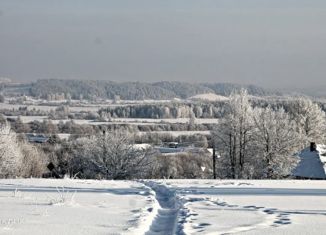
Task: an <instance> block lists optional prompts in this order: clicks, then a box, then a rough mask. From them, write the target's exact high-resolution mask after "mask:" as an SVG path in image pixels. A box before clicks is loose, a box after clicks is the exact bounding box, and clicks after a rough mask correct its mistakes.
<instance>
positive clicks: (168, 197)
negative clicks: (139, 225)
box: [145, 181, 183, 235]
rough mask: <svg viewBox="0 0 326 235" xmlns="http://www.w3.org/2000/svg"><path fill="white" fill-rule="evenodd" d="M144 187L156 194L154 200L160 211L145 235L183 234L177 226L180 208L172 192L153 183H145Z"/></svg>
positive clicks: (161, 185) (163, 186) (179, 203)
mask: <svg viewBox="0 0 326 235" xmlns="http://www.w3.org/2000/svg"><path fill="white" fill-rule="evenodd" d="M145 185H146V186H148V187H149V188H151V189H152V190H153V191H154V192H155V194H156V200H157V201H158V203H159V204H160V207H161V208H160V209H158V211H157V215H156V217H155V219H154V220H153V222H152V224H151V226H150V229H149V231H148V232H146V233H145V234H146V235H158V234H160V235H173V234H183V232H182V229H181V228H180V226H179V225H178V214H179V212H180V209H181V207H182V204H181V202H180V201H179V200H178V198H177V196H176V193H175V191H174V190H172V189H169V188H168V187H166V186H165V185H163V184H159V183H155V182H153V181H150V182H146V183H145Z"/></svg>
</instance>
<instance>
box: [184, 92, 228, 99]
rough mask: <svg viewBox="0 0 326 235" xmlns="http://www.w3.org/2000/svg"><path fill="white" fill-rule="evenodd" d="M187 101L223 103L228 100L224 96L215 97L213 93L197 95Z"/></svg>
mask: <svg viewBox="0 0 326 235" xmlns="http://www.w3.org/2000/svg"><path fill="white" fill-rule="evenodd" d="M188 99H189V100H208V101H225V100H228V98H227V97H226V96H221V95H217V94H214V93H206V94H198V95H195V96H192V97H190V98H188Z"/></svg>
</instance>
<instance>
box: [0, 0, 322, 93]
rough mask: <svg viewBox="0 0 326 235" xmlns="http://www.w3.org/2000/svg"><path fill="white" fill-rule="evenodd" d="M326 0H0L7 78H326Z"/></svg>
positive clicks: (281, 81) (284, 81)
mask: <svg viewBox="0 0 326 235" xmlns="http://www.w3.org/2000/svg"><path fill="white" fill-rule="evenodd" d="M325 75H326V1H325V0H115V1H113V0H20V1H18V0H0V77H9V78H13V79H15V80H18V81H30V80H36V79H40V78H66V79H72V78H78V79H101V80H103V79H105V80H113V81H135V80H137V81H160V80H171V81H189V82H236V83H253V84H257V85H261V86H265V87H271V88H277V87H282V86H285V87H290V86H292V84H293V86H295V87H304V86H319V85H326V76H325Z"/></svg>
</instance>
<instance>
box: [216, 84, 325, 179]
mask: <svg viewBox="0 0 326 235" xmlns="http://www.w3.org/2000/svg"><path fill="white" fill-rule="evenodd" d="M291 102H292V103H291V104H288V105H287V107H288V110H287V111H285V110H284V108H283V107H273V108H272V107H271V106H267V107H255V108H254V107H253V106H252V104H251V103H250V101H249V97H248V94H247V92H246V91H245V90H241V91H240V92H238V93H233V94H232V95H231V96H230V100H229V102H228V111H227V113H226V115H225V117H224V118H222V119H221V120H220V122H219V124H218V126H217V128H216V129H215V130H214V132H213V138H214V140H215V143H214V144H215V145H216V147H217V149H218V151H219V152H220V154H221V155H222V156H224V158H221V160H220V161H221V162H220V164H221V165H222V168H221V169H220V173H221V174H224V177H230V178H279V177H284V176H287V175H289V174H290V172H291V170H292V168H293V167H294V166H295V164H296V159H295V158H294V157H293V154H294V153H295V152H296V151H299V150H301V149H302V148H304V147H305V146H307V145H308V143H309V142H317V143H323V141H324V138H325V130H326V128H325V127H326V125H325V124H326V123H325V113H324V112H323V111H322V110H321V108H320V107H319V106H318V105H317V104H315V103H313V102H312V101H311V100H309V99H307V98H298V99H295V100H292V101H291Z"/></svg>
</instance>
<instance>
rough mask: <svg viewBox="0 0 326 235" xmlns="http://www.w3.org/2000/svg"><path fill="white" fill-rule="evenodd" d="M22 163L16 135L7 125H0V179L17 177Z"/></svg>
mask: <svg viewBox="0 0 326 235" xmlns="http://www.w3.org/2000/svg"><path fill="white" fill-rule="evenodd" d="M22 161H23V154H22V152H21V149H20V146H19V143H18V141H17V138H16V134H15V133H14V132H13V131H11V129H10V126H9V125H8V124H0V178H9V177H16V176H19V175H20V170H21V166H22Z"/></svg>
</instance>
